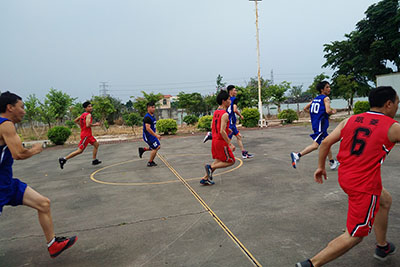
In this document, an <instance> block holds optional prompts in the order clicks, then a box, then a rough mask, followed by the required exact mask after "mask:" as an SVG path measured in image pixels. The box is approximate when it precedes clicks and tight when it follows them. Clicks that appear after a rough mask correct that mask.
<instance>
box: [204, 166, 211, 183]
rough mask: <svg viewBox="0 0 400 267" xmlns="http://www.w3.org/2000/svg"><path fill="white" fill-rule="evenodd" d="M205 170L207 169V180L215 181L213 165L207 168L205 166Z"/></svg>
mask: <svg viewBox="0 0 400 267" xmlns="http://www.w3.org/2000/svg"><path fill="white" fill-rule="evenodd" d="M204 168H205V169H206V173H207V178H208V179H209V180H211V181H212V179H213V177H212V173H213V172H212V168H211V165H209V164H207V165H206V166H204Z"/></svg>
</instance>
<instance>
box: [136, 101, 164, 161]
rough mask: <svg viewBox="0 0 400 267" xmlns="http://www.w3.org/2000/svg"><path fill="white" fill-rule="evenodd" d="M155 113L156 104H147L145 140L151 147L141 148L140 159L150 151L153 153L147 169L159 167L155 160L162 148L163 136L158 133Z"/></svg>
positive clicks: (144, 122) (144, 129)
mask: <svg viewBox="0 0 400 267" xmlns="http://www.w3.org/2000/svg"><path fill="white" fill-rule="evenodd" d="M155 111H156V106H155V104H154V103H153V102H149V103H147V113H146V115H145V116H144V118H143V140H144V141H145V142H146V143H147V144H148V145H149V147H139V157H140V158H141V157H142V155H143V153H144V152H146V151H149V150H150V151H151V153H150V159H149V162H147V167H153V166H157V164H156V163H155V162H154V158H155V157H156V155H157V151H158V150H160V148H161V146H160V139H161V136H160V135H159V134H157V133H156V123H157V120H156V117H155V116H154V112H155Z"/></svg>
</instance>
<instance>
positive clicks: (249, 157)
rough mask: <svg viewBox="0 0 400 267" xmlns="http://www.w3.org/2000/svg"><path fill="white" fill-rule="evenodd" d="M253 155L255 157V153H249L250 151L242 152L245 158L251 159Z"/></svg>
mask: <svg viewBox="0 0 400 267" xmlns="http://www.w3.org/2000/svg"><path fill="white" fill-rule="evenodd" d="M253 157H254V155H253V154H249V152H247V151H244V152H242V158H244V159H251V158H253Z"/></svg>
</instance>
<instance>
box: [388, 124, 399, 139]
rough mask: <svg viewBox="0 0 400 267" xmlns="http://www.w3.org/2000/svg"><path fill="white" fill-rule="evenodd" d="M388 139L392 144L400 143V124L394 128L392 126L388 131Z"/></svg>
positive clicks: (394, 125)
mask: <svg viewBox="0 0 400 267" xmlns="http://www.w3.org/2000/svg"><path fill="white" fill-rule="evenodd" d="M388 138H389V141H390V142H392V143H398V142H400V124H398V123H393V124H392V126H390V128H389V131H388Z"/></svg>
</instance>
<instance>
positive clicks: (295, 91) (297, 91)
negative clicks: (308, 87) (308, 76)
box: [289, 85, 303, 113]
mask: <svg viewBox="0 0 400 267" xmlns="http://www.w3.org/2000/svg"><path fill="white" fill-rule="evenodd" d="M289 92H290V96H291V97H292V98H293V100H294V101H295V102H296V104H297V113H299V112H300V106H299V100H300V98H301V96H302V93H303V85H294V86H293V87H292V89H290V91H289Z"/></svg>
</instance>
